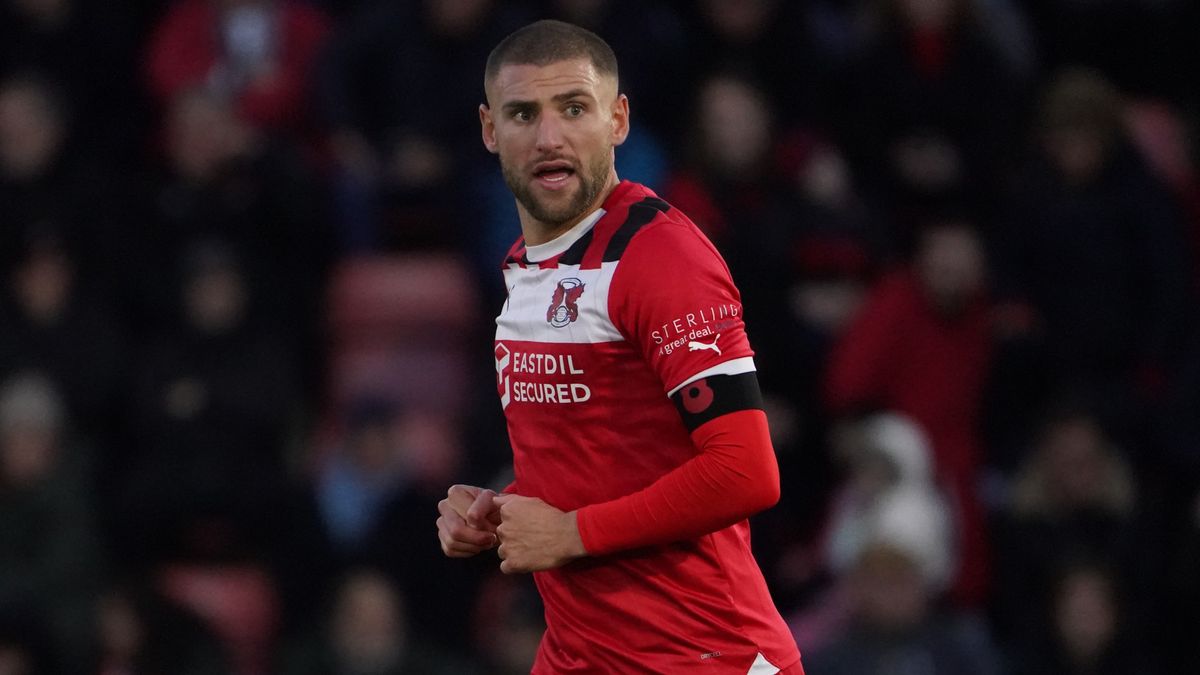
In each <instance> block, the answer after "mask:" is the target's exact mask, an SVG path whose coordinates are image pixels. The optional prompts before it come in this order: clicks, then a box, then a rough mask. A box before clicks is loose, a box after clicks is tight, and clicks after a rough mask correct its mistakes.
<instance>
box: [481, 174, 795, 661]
mask: <svg viewBox="0 0 1200 675" xmlns="http://www.w3.org/2000/svg"><path fill="white" fill-rule="evenodd" d="M604 211H605V213H604V215H603V216H602V217H600V218H599V220H597V221H596V222H595V223H594V224H593V225H592V227H591V229H590V230H586V229H581V230H579V231H576V232H574V233H572V234H570V235H564V238H563V239H560V240H556V241H555V243H554V246H552V247H550V248H549V249H542V250H537V251H534V252H533V253H532V254H531V261H530V263H529V264H527V265H517V264H511V265H508V266H507V267H506V268H505V270H504V275H505V283H506V287H507V288H508V289H509V294H508V300H507V302H506V303H505V304H504V307H503V309H502V310H501V313H500V315H499V316H498V317H497V320H496V324H497V330H496V343H495V357H496V362H495V367H496V386H497V393H498V394H499V395H500V401H501V405H502V406H503V408H504V414H505V417H506V419H507V421H508V431H509V439H510V441H511V444H512V449H513V469H514V472H515V474H516V490H517V492H518V493H519V494H521V495H525V496H530V497H537V498H540V499H542V500H544V501H545V502H546V503H548V504H551V505H553V506H555V507H556V508H559V509H561V510H564V511H574V510H580V512H581V513H583V514H584V515H583V516H582V520H583V523H582V525H581V528H582V530H583V531H584V532H586V533H589V534H585V535H584V536H585V537H588V538H589V539H590V540H591V543H592V546H593V547H596V546H597V545H598V544H597V541H598V540H603V539H608V540H609V542H610V544H612V545H614V546H622V545H625V544H631V545H637V544H641V546H640V547H638V548H627V549H624V550H621V551H619V552H616V553H610V554H608V555H597V556H591V557H586V558H582V559H580V560H576V561H574V562H572V563H571V564H568V565H564V566H562V567H560V568H557V569H553V570H547V571H544V572H537V573H535V574H534V580H535V582H536V583H537V586H538V590H539V592H540V594H541V596H542V600H543V603H544V605H545V608H546V627H547V629H546V633H545V635H544V637H543V638H542V642H541V645H540V647H539V650H538V656H537V660H536V661H535V665H534V667H533V672H534V673H539V674H540V673H562V672H572V673H625V672H659V673H674V672H685V671H688V670H691V669H695V668H701V669H703V670H704V672H706V673H711V674H712V675H718V674H728V675H744V674H745V673H746V672H747V671H748V670H749V668H750V665H751V664H752V663H753V662H754V660H755V658H756V657H757V656H758V654H759V653H761V654H763V655H764V657H765V658H766V659H767V660H768V661H770V662H771V663H776V664H780V665H783V666H789V665H791V664H792V663H795V662H796V661H798V660H799V658H800V657H799V653H798V651H797V649H796V645H795V641H794V639H793V638H792V636H791V633H790V632H789V631H788V629H787V625H786V624H785V623H784V622H783V619H782V618H781V617H780V616H779V612H778V611H777V610H776V609H775V606H774V603H773V602H772V600H771V597H770V594H769V592H768V591H767V586H766V581H765V580H764V579H763V576H762V573H761V571H760V570H759V568H758V564H757V563H756V562H755V560H754V556H753V554H752V553H751V549H750V528H749V524H748V523H747V522H746V520H745V516H746V515H747V513H748V511H750V510H757V509H758V508H762V506H765V505H768V504H770V503H773V501H774V499H775V497H776V494H777V490H778V478H772V476H775V473H774V472H775V466H774V458H773V457H768V453H770V444H769V441H768V440H767V438H766V436H765V431H764V429H765V425H763V424H761V417H759V418H758V419H759V421H758V422H755V423H750V424H749V425H748V426H746V427H745V428H746V429H748V430H749V431H740V432H739V431H733V430H731V429H732V428H742V427H741V426H740V425H739V424H738V423H737V422H736V420H734V419H730V420H724V421H718V420H712V421H711V422H710V423H709V424H708V425H702V427H701V428H699V429H697V433H698V434H699V435H697V436H695V437H694V436H693V435H691V434H689V433H688V430H687V428H686V427H685V426H684V424H683V421H682V420H681V419H680V416H679V413H678V412H677V411H676V409H675V406H674V404H673V403H672V402H671V401H670V399H669V398H668V396H667V393H668V392H669V391H671V390H672V389H674V388H675V387H676V386H678V385H680V384H682V383H683V382H686V381H689V380H690V379H692V378H694V377H695V376H696V375H697V374H698V373H700V372H702V371H705V370H708V369H711V368H717V369H730V370H734V369H737V370H736V372H740V373H745V372H751V371H752V370H753V362H752V360H751V357H752V354H753V352H752V351H751V349H750V346H749V342H748V341H747V339H746V335H745V330H744V327H743V325H742V320H741V314H742V308H741V300H740V297H739V294H738V292H737V289H736V288H735V287H734V285H733V281H732V279H730V277H729V271H728V269H727V268H726V266H725V264H724V262H723V261H722V259H721V257H720V255H719V254H718V253H717V251H716V249H715V248H713V246H712V244H711V243H710V242H709V241H708V240H707V238H705V237H704V235H703V234H701V233H700V231H699V230H698V229H697V228H696V226H695V225H694V224H692V222H691V221H690V220H689V219H688V218H687V217H686V216H685V215H683V213H682V212H680V211H679V210H678V209H675V208H667V207H665V205H663V204H662V203H661V202H660V201H658V200H656V199H655V197H654V193H653V192H651V191H650V190H648V189H646V188H645V187H643V186H641V185H637V184H635V183H629V182H623V183H621V184H620V185H619V186H618V187H617V188H616V189H615V190H614V191H613V193H612V195H610V196H609V198H608V199H607V200H605V203H604ZM585 232H586V235H585ZM579 242H583V243H582V244H580V246H582V247H583V250H582V251H579V250H578V249H574V245H575V244H579ZM549 251H557V252H555V253H550V252H549ZM567 252H570V253H571V255H567ZM527 253H528V251H527ZM564 282H569V283H570V286H569V287H570V288H573V289H578V288H583V291H582V293H581V294H576V296H575V297H574V300H573V303H574V306H573V307H571V311H570V312H569V313H565V314H563V315H561V316H560V314H559V313H557V312H550V313H549V314H548V308H553V307H554V306H555V298H556V296H558V288H559V287H565V286H563V283H564ZM562 302H563V300H562V299H560V300H559V304H562ZM548 316H551V317H557V318H555V319H553V320H550V319H548ZM718 334H719V335H720V336H719V337H717V335H718ZM693 340H696V341H700V342H703V343H705V344H710V345H716V346H717V347H719V348H720V349H719V351H718V350H712V349H708V348H705V349H700V350H693V349H690V348H689V346H688V342H689V341H693ZM761 414H762V413H761V412H760V413H746V414H744V415H741V414H731V415H729V417H734V416H738V417H743V418H745V417H748V418H752V419H753V418H754V417H755V416H761ZM726 425H733V427H731V428H730V429H727V428H726ZM705 427H707V428H705ZM696 439H699V440H700V442H702V443H703V444H704V445H705V446H706V448H705V450H704V451H701V450H698V449H697V440H696ZM743 445H744V446H745V448H747V449H748V450H746V449H739V447H740V446H743ZM747 452H752V453H754V456H756V457H758V458H759V460H760V461H759V462H753V463H752V462H750V461H749V460H747V459H746V458H745V457H744V456H743V457H741V461H742V462H745V463H746V464H747V465H746V466H741V464H739V463H737V462H734V461H733V459H732V458H733V457H734V456H735V455H739V453H741V454H742V455H744V454H746V453H747ZM701 456H703V457H704V459H700V460H699V461H694V460H697V458H699V457H701ZM689 463H691V464H693V466H692V468H687V469H683V470H682V471H681V472H679V473H678V474H676V475H675V477H669V478H668V476H670V475H671V474H672V473H673V472H676V470H677V469H679V468H680V467H684V466H687V465H688V464H689ZM742 473H744V474H745V475H741V474H742ZM763 476H766V477H767V478H766V480H765V482H766V483H767V484H768V485H767V486H766V487H762V486H761V485H759V483H761V482H763V481H764V478H763ZM660 481H661V484H660V485H659V486H658V487H655V484H656V483H660ZM721 485H726V486H732V487H731V490H732V492H731V493H729V494H727V493H725V492H722V491H721V490H719V489H717V488H718V487H719V486H721ZM751 485H759V486H758V487H755V488H751V487H750V486H751ZM643 491H644V492H643ZM754 491H757V494H755V495H747V492H754ZM638 493H643V494H642V496H641V497H633V498H630V499H628V500H627V501H626V502H625V503H627V504H629V505H630V506H628V507H627V508H631V509H635V510H639V511H642V512H643V513H645V514H646V515H647V520H648V522H654V518H656V517H659V516H660V514H659V513H657V511H658V510H660V509H662V508H667V509H668V510H669V511H671V512H681V513H687V514H689V517H690V518H693V519H694V520H693V521H692V522H691V523H688V524H687V525H686V528H685V530H678V529H677V528H676V531H674V532H670V531H667V530H666V529H662V530H658V531H657V533H658V535H659V536H651V537H642V538H640V539H638V540H637V541H633V540H624V541H622V540H620V538H619V537H620V535H619V534H618V533H612V532H610V531H611V530H612V525H613V523H614V522H615V521H616V519H617V518H619V516H618V515H610V516H608V518H611V519H612V520H608V521H606V520H605V516H603V515H602V514H603V512H604V511H605V509H606V508H607V507H599V506H598V507H597V510H598V511H599V512H600V513H601V517H600V519H599V520H600V524H601V528H600V535H599V536H593V534H595V533H596V532H597V529H596V528H594V527H591V526H590V525H589V522H591V521H590V519H591V517H592V516H591V515H588V514H587V513H585V512H587V511H589V505H603V504H605V503H608V502H614V501H619V500H622V499H623V498H625V497H626V496H628V495H635V494H638ZM725 500H731V501H732V502H735V503H736V504H740V505H739V506H737V508H736V509H730V508H729V506H728V505H727V504H725V503H723V502H724V501H725ZM664 503H665V504H666V505H667V506H665V507H664V506H662V504H664ZM651 514H652V515H651ZM700 519H703V522H701V520H700ZM657 524H658V525H660V526H661V525H664V523H662V522H658V523H657ZM651 527H652V525H647V526H646V528H647V530H649V529H650V528H651ZM673 527H675V526H673ZM606 533H607V534H606ZM651 542H664V543H651ZM598 550H599V549H597V551H598Z"/></svg>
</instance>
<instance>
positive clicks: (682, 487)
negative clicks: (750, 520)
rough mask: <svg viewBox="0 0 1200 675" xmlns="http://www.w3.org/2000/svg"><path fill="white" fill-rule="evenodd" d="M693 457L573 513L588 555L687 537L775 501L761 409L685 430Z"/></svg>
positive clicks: (774, 473)
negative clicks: (625, 492) (633, 488)
mask: <svg viewBox="0 0 1200 675" xmlns="http://www.w3.org/2000/svg"><path fill="white" fill-rule="evenodd" d="M692 440H693V442H694V443H695V444H696V446H697V447H698V448H700V453H699V454H698V455H696V456H695V457H693V458H692V459H690V460H688V461H687V462H685V463H683V464H681V465H680V466H678V467H676V468H675V469H674V470H672V471H670V472H669V473H667V474H666V475H664V476H663V477H661V478H660V479H658V480H657V481H655V482H654V483H653V484H651V485H650V486H648V487H646V488H645V489H643V490H640V491H638V492H635V493H633V494H630V495H626V496H624V497H620V498H618V499H614V500H612V501H608V502H603V503H599V504H592V505H589V506H585V507H583V508H582V509H580V510H579V511H578V514H577V522H578V527H579V535H580V537H581V539H582V541H583V545H584V547H585V548H586V549H587V551H588V553H589V554H590V555H604V554H608V553H614V552H617V551H622V550H627V549H632V548H641V547H645V546H655V545H662V544H668V543H671V542H675V541H681V540H685V539H692V538H695V537H698V536H701V535H705V534H708V533H710V532H715V531H717V530H720V529H722V528H725V527H728V526H730V525H733V524H734V523H738V522H740V521H742V520H744V519H746V518H747V517H749V516H751V515H753V514H754V513H757V512H759V511H762V510H763V509H766V508H769V507H771V506H773V505H774V504H775V503H776V502H777V501H778V500H779V469H778V465H777V464H776V461H775V452H774V449H773V447H772V446H771V438H770V435H769V433H768V429H767V418H766V414H765V413H763V411H762V410H740V411H738V412H733V413H729V414H726V415H722V416H721V417H718V418H716V419H713V420H711V421H709V422H707V423H705V424H703V425H701V426H700V427H698V428H696V430H695V431H693V432H692Z"/></svg>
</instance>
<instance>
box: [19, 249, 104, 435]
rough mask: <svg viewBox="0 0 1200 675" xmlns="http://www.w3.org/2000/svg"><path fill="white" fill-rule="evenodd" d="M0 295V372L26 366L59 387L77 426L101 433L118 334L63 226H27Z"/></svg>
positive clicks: (90, 431)
mask: <svg viewBox="0 0 1200 675" xmlns="http://www.w3.org/2000/svg"><path fill="white" fill-rule="evenodd" d="M15 255H19V256H20V258H19V260H17V261H15V262H16V265H15V267H14V268H13V269H12V271H11V276H10V278H9V279H6V282H7V283H6V284H5V286H4V289H3V294H2V295H0V375H8V374H13V373H15V372H18V371H21V370H26V369H30V368H35V369H38V370H40V371H42V372H44V373H46V374H47V375H49V376H51V377H52V378H53V379H54V381H55V383H56V384H57V385H58V386H59V387H60V388H61V390H62V394H63V396H64V397H65V398H66V402H67V404H68V406H69V408H70V411H71V413H72V417H73V419H74V420H75V424H76V426H77V428H78V429H79V430H81V431H83V432H86V433H91V434H96V435H99V436H101V437H107V435H108V432H111V431H112V429H113V427H114V422H113V419H112V417H113V414H114V413H115V412H117V408H116V406H115V405H114V403H113V401H114V395H115V394H116V392H117V390H118V387H119V386H120V385H121V383H122V380H121V375H120V373H121V367H122V356H123V354H122V348H123V338H124V337H125V336H124V335H123V334H122V332H121V330H120V326H119V324H118V322H117V321H116V320H115V316H114V315H113V314H112V313H111V312H109V311H107V308H106V306H105V304H104V299H103V298H96V297H89V295H88V293H89V289H88V288H87V286H86V285H85V284H81V280H80V279H79V277H78V268H79V265H78V263H77V260H76V257H77V256H76V254H75V252H74V251H71V250H69V249H68V248H67V244H66V242H65V241H64V240H63V237H62V234H61V233H59V232H55V231H51V230H49V229H46V230H43V231H37V230H33V231H30V232H28V233H27V235H26V239H25V241H24V242H23V245H22V246H21V247H20V252H19V253H16V254H15Z"/></svg>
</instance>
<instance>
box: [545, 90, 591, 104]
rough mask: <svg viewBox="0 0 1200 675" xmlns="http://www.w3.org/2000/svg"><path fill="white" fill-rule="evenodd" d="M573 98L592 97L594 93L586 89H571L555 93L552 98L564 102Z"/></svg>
mask: <svg viewBox="0 0 1200 675" xmlns="http://www.w3.org/2000/svg"><path fill="white" fill-rule="evenodd" d="M573 98H592V95H591V93H589V92H588V91H587V90H585V89H572V90H571V91H567V92H563V93H561V94H555V95H554V96H553V97H551V99H550V100H552V101H555V102H562V101H568V100H570V99H573Z"/></svg>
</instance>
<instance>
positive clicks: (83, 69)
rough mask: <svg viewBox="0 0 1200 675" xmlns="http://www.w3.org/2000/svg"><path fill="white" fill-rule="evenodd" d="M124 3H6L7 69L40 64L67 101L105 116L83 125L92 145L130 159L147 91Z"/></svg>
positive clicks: (1, 60) (3, 47) (2, 63)
mask: <svg viewBox="0 0 1200 675" xmlns="http://www.w3.org/2000/svg"><path fill="white" fill-rule="evenodd" d="M129 14H130V13H129V12H128V11H127V8H126V7H125V6H124V5H121V6H114V5H112V4H110V3H98V2H88V1H86V0H4V2H0V72H3V73H13V72H19V71H28V70H33V71H38V72H41V73H44V75H45V76H46V77H47V78H48V79H51V80H53V81H55V82H57V83H59V84H60V85H61V86H62V89H63V92H62V95H63V97H64V99H66V100H65V104H66V105H67V106H68V107H70V108H72V109H75V110H81V111H87V115H88V117H90V118H91V119H95V120H103V123H100V124H89V125H84V127H83V128H81V129H80V132H81V135H83V136H85V138H84V139H82V140H83V141H84V143H86V144H87V145H88V146H89V148H91V149H94V150H97V151H103V152H105V153H106V155H107V157H108V158H110V159H111V160H112V161H113V162H114V163H121V164H122V165H123V166H124V165H128V164H130V163H131V162H132V161H133V159H134V157H135V153H134V148H135V147H137V137H138V133H139V129H138V126H137V125H138V123H139V121H140V120H141V118H142V117H143V115H142V114H141V113H142V111H141V105H140V104H141V98H140V96H139V91H138V87H137V86H136V79H135V78H131V77H128V76H127V74H128V73H129V72H131V71H132V70H133V69H134V61H135V54H134V53H135V45H136V44H137V39H136V37H135V36H134V33H133V30H132V28H133V26H132V21H131V20H130V16H129Z"/></svg>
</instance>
